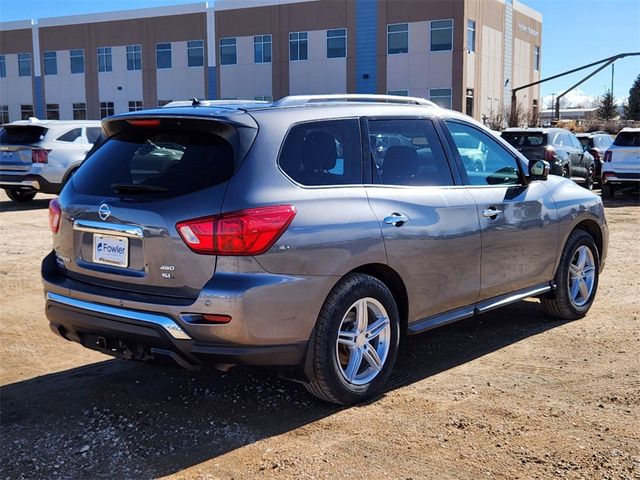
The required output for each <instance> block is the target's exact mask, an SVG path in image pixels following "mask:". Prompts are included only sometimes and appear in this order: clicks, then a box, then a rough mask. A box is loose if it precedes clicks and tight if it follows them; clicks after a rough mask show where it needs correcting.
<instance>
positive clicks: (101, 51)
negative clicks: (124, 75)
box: [98, 47, 113, 72]
mask: <svg viewBox="0 0 640 480" xmlns="http://www.w3.org/2000/svg"><path fill="white" fill-rule="evenodd" d="M112 70H113V65H112V61H111V47H98V71H99V72H110V71H112Z"/></svg>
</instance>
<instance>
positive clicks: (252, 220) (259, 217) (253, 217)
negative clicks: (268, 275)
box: [176, 205, 296, 255]
mask: <svg viewBox="0 0 640 480" xmlns="http://www.w3.org/2000/svg"><path fill="white" fill-rule="evenodd" d="M295 215H296V209H295V207H293V206H292V205H276V206H269V207H257V208H250V209H248V210H240V211H237V212H230V213H224V214H222V215H215V216H212V217H205V218H196V219H193V220H186V221H184V222H179V223H178V224H176V229H177V230H178V233H179V234H180V237H182V240H183V241H184V243H186V244H187V246H188V247H189V248H190V249H191V250H193V251H194V252H196V253H202V254H207V255H260V254H262V253H264V252H266V251H267V250H269V249H270V248H271V247H272V246H273V244H274V243H275V242H276V241H277V240H278V238H280V236H281V235H282V234H283V233H284V231H285V230H286V229H287V227H288V226H289V224H291V221H292V220H293V217H294V216H295Z"/></svg>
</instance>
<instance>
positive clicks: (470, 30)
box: [467, 20, 476, 52]
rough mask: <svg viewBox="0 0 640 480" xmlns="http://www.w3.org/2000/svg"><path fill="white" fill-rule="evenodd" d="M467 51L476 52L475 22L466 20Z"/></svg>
mask: <svg viewBox="0 0 640 480" xmlns="http://www.w3.org/2000/svg"><path fill="white" fill-rule="evenodd" d="M467 51H468V52H475V51H476V22H475V20H467Z"/></svg>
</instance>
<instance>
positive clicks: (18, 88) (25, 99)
mask: <svg viewBox="0 0 640 480" xmlns="http://www.w3.org/2000/svg"><path fill="white" fill-rule="evenodd" d="M24 53H29V52H26V51H25V52H24ZM4 57H5V64H6V68H7V76H6V77H5V78H0V105H7V106H8V107H9V120H10V121H14V120H20V105H33V83H32V80H31V77H19V76H18V54H17V53H9V54H5V56H4ZM32 64H33V59H32ZM32 68H33V65H32ZM34 114H35V113H34Z"/></svg>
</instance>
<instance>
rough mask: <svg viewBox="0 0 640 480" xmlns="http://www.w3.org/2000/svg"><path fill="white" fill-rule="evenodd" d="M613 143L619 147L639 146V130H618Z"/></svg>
mask: <svg viewBox="0 0 640 480" xmlns="http://www.w3.org/2000/svg"><path fill="white" fill-rule="evenodd" d="M613 144H614V145H618V146H619V147H640V132H620V133H619V134H618V136H617V137H616V139H615V140H614V141H613Z"/></svg>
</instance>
